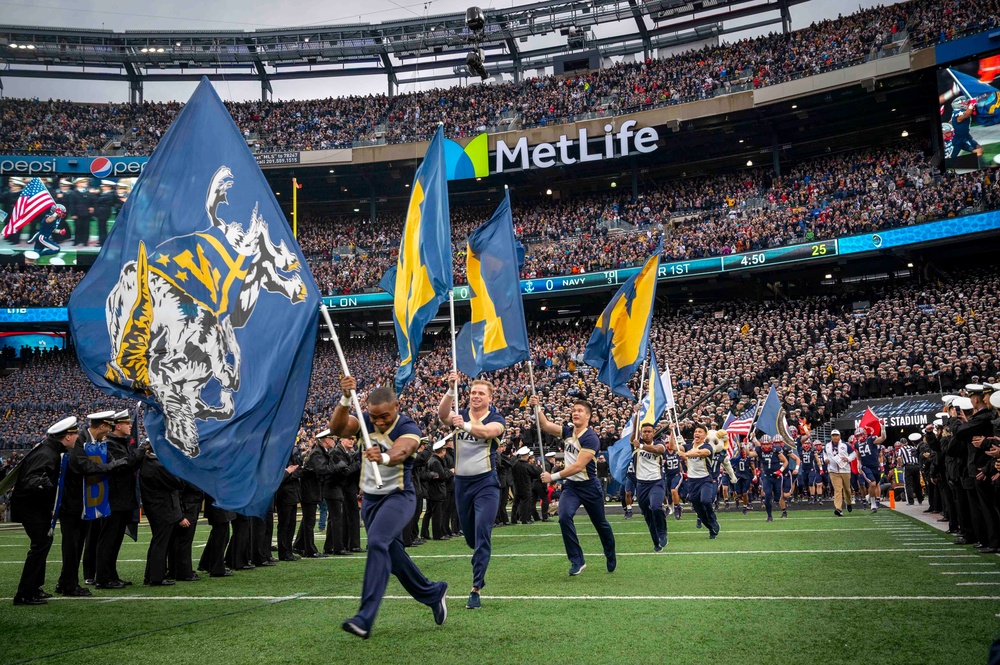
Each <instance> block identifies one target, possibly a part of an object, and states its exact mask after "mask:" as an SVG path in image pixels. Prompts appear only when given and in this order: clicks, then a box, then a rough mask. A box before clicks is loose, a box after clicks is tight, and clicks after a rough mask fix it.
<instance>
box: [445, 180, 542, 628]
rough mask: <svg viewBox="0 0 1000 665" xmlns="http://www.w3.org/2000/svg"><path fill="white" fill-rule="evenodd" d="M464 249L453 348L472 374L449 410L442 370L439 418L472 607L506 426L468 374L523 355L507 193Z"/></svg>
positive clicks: (489, 393)
mask: <svg viewBox="0 0 1000 665" xmlns="http://www.w3.org/2000/svg"><path fill="white" fill-rule="evenodd" d="M467 249H468V251H467V252H466V274H467V275H468V276H469V286H470V287H471V289H472V298H471V299H470V304H471V306H472V320H471V321H469V323H466V324H465V326H463V327H462V332H461V333H460V334H459V335H458V337H457V339H456V351H455V353H456V364H457V366H458V368H459V369H460V370H461V371H462V372H464V373H465V374H467V375H468V376H471V377H473V378H474V379H475V380H474V381H473V382H472V385H471V386H470V387H469V406H468V407H467V408H465V409H462V410H460V411H459V410H454V411H453V407H454V406H455V399H456V396H457V394H458V373H457V372H451V373H450V374H449V376H448V385H449V390H448V392H446V393H445V395H444V397H442V398H441V403H440V404H439V405H438V418H439V419H440V420H441V422H442V423H444V424H445V425H451V426H452V427H454V428H455V507H456V509H457V511H458V521H459V523H460V524H461V526H462V533H463V534H464V535H465V542H466V544H467V545H468V546H469V547H470V548H471V549H472V550H473V555H472V590H471V591H470V592H469V600H468V602H467V603H466V605H465V607H466V609H470V610H474V609H478V608H479V607H480V606H481V600H480V590H481V589H482V588H483V587H484V586H485V585H486V568H487V566H488V565H489V562H490V552H491V551H492V542H491V538H492V534H493V523H494V522H495V521H496V516H497V511H498V509H499V506H500V481H499V479H498V478H497V449H498V448H499V446H500V439H501V438H502V437H503V435H504V432H505V431H506V427H507V421H506V419H505V418H504V416H503V415H502V414H501V413H500V412H499V411H497V410H496V409H495V408H494V407H493V404H492V402H493V384H492V383H490V382H489V381H485V380H483V379H476V378H475V377H478V376H479V374H480V372H484V371H491V370H497V369H502V368H504V367H510V366H511V365H513V364H515V363H518V362H521V361H522V360H529V358H530V356H529V353H528V329H527V326H526V325H525V322H524V306H523V304H522V302H521V293H520V288H521V287H520V282H519V280H518V274H517V265H518V262H517V261H518V259H517V246H516V243H515V240H514V222H513V220H512V218H511V212H510V197H509V196H504V199H503V201H501V202H500V206H499V207H498V208H497V210H496V212H495V213H494V214H493V216H492V217H491V218H490V219H489V221H487V222H486V223H485V224H483V225H482V226H480V227H479V228H477V229H476V230H475V231H473V232H472V234H471V235H469V240H468V245H467Z"/></svg>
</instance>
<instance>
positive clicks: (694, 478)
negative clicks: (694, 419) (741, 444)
mask: <svg viewBox="0 0 1000 665" xmlns="http://www.w3.org/2000/svg"><path fill="white" fill-rule="evenodd" d="M691 445H692V449H693V446H694V444H691ZM698 450H707V451H708V452H709V453H710V455H709V456H708V457H693V458H690V459H689V460H688V477H687V482H686V483H685V486H686V487H687V490H688V498H689V499H690V500H691V505H692V506H693V507H694V511H695V513H697V514H698V518H699V519H700V520H701V523H702V524H704V525H705V527H706V528H707V529H708V535H709V538H715V537H716V536H718V535H719V520H718V518H717V517H716V515H715V507H714V504H715V496H716V494H717V493H718V491H719V482H718V481H719V472H720V470H721V468H722V462H723V461H725V459H726V451H725V450H723V451H722V452H719V453H715V452H713V448H712V444H710V443H708V442H707V441H706V442H702V443H701V445H699V446H698Z"/></svg>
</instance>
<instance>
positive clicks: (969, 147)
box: [944, 108, 979, 157]
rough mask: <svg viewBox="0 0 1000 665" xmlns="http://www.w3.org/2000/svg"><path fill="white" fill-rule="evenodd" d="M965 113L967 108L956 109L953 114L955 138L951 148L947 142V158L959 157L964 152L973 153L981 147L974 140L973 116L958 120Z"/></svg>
mask: <svg viewBox="0 0 1000 665" xmlns="http://www.w3.org/2000/svg"><path fill="white" fill-rule="evenodd" d="M965 112H966V109H965V108H956V109H954V110H953V111H952V112H951V126H952V127H953V128H954V129H955V136H954V137H953V138H952V139H951V145H950V146H949V145H948V143H947V142H946V143H945V147H944V149H945V157H958V155H959V154H960V153H961V152H962V151H963V150H964V151H965V152H973V151H974V150H975V149H976V148H978V147H979V144H978V143H976V140H975V139H973V138H972V116H971V115H969V116H968V117H967V118H966V119H965V120H961V121H960V120H959V119H958V117H959V116H960V115H962V114H963V113H965Z"/></svg>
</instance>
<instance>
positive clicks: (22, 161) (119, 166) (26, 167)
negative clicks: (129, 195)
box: [0, 155, 149, 178]
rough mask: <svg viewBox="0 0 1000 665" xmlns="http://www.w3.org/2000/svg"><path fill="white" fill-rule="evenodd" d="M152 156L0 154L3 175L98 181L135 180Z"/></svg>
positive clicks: (0, 173)
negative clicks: (78, 177) (76, 176)
mask: <svg viewBox="0 0 1000 665" xmlns="http://www.w3.org/2000/svg"><path fill="white" fill-rule="evenodd" d="M148 161H149V157H39V156H35V155H0V175H25V176H41V177H45V176H57V175H73V174H80V175H92V176H94V177H95V178H107V177H119V178H126V177H132V178H134V177H136V176H138V175H139V174H140V173H142V169H143V168H145V166H146V162H148Z"/></svg>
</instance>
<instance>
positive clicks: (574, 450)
mask: <svg viewBox="0 0 1000 665" xmlns="http://www.w3.org/2000/svg"><path fill="white" fill-rule="evenodd" d="M562 438H563V454H564V457H565V462H566V466H572V465H573V464H576V458H577V457H579V456H580V451H582V450H583V449H584V448H588V449H590V450H591V451H593V453H594V457H591V458H590V461H589V462H587V466H586V467H584V469H583V471H581V472H579V473H574V474H573V475H572V476H569V477H568V478H566V479H565V480H572V481H577V482H580V481H584V480H590V479H592V478H596V477H597V462H596V461H595V458H596V456H597V453H598V452H600V450H601V440H600V439H599V438H598V437H597V432H595V431H594V430H592V429H591V428H589V427H588V428H587V429H585V430H584V431H583V434H581V435H580V436H579V438H578V437H576V436H574V433H573V425H572V424H570V425H563V428H562Z"/></svg>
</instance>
